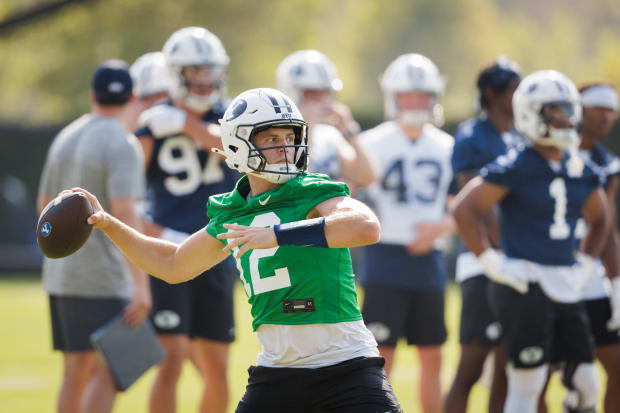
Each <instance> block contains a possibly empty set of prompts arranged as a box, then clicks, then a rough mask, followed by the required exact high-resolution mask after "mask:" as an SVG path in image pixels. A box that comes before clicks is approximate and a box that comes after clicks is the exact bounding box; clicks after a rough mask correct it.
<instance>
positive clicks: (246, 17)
mask: <svg viewBox="0 0 620 413" xmlns="http://www.w3.org/2000/svg"><path fill="white" fill-rule="evenodd" d="M44 3H49V1H47V2H45V1H42V0H38V1H37V0H28V1H26V0H4V1H2V2H0V19H6V18H7V17H8V16H10V15H12V14H14V13H15V12H18V11H23V10H25V9H27V8H29V7H33V6H36V5H40V4H44ZM619 23H620V6H619V3H618V2H617V1H616V0H598V1H595V2H581V1H578V0H547V1H544V2H541V1H539V0H523V1H521V2H512V1H509V0H465V1H461V2H454V1H449V0H414V1H412V0H391V1H389V2H385V1H382V2H380V1H378V0H340V1H332V0H312V1H307V0H264V1H254V2H251V1H246V0H228V1H226V2H222V1H218V0H175V1H166V2H162V1H155V0H132V1H130V2H129V1H124V0H105V1H99V2H87V3H84V4H72V5H69V6H66V7H64V8H63V9H62V10H61V11H60V12H58V13H56V14H54V15H52V16H50V17H49V18H47V19H45V20H36V21H34V22H32V23H31V24H28V25H27V26H25V27H21V28H19V29H17V30H13V31H12V32H11V33H10V34H9V35H8V36H1V37H0V53H1V56H2V57H3V58H4V59H3V61H2V64H0V90H2V98H1V99H0V120H3V121H12V122H17V123H23V124H33V123H34V124H41V123H51V122H60V121H64V120H66V119H68V118H71V117H73V116H75V115H77V114H79V113H80V112H82V111H85V110H87V108H88V89H89V83H90V76H91V74H92V71H93V69H94V68H95V66H96V65H97V64H98V63H99V62H100V61H102V60H105V59H109V58H113V57H119V58H122V59H125V60H127V61H128V62H130V63H131V62H132V61H133V60H134V59H136V58H137V57H138V56H140V55H141V54H143V53H146V52H148V51H153V50H159V49H161V47H162V45H163V43H164V42H165V40H166V39H167V38H168V36H169V35H170V34H171V33H172V32H174V31H175V30H176V29H178V28H180V27H183V26H188V25H200V26H204V27H206V28H208V29H209V30H211V31H212V32H214V33H215V34H216V35H217V36H218V37H220V39H221V40H222V42H223V43H224V45H225V47H226V49H227V50H228V53H229V54H230V56H231V66H230V76H229V77H230V82H229V83H230V93H231V95H234V94H236V93H238V92H241V91H242V90H245V89H248V88H252V87H259V86H274V85H275V79H274V77H275V75H274V73H275V69H276V67H277V65H278V63H279V62H280V60H281V59H282V58H284V57H285V56H286V55H287V54H289V53H291V52H292V51H294V50H297V49H301V48H316V49H319V50H321V51H322V52H324V53H325V54H327V55H328V56H329V57H330V58H331V59H332V60H333V61H334V62H335V64H336V65H337V67H338V69H339V71H340V74H341V77H342V79H343V81H344V89H343V92H342V98H343V99H344V100H345V101H346V102H347V103H349V104H351V105H352V107H353V109H354V110H355V111H356V113H358V114H360V116H364V117H366V118H375V119H380V118H381V116H382V98H381V95H380V90H379V86H378V83H377V78H378V76H379V75H380V73H381V72H382V71H383V70H384V69H385V67H386V66H387V65H388V63H389V62H390V61H392V60H393V59H394V58H395V57H396V56H398V55H400V54H402V53H408V52H419V53H423V54H425V55H427V56H429V57H430V58H431V59H433V60H434V61H435V62H436V63H437V64H438V66H439V68H440V70H441V71H442V73H444V75H445V76H446V78H447V80H448V89H447V92H446V96H445V97H444V98H443V102H444V106H445V108H446V115H447V116H448V118H449V119H461V118H463V117H465V116H468V115H469V114H470V113H471V111H472V102H473V100H474V94H475V90H474V79H475V76H476V74H477V71H478V70H479V68H480V67H482V66H483V65H484V64H486V63H488V62H490V61H491V60H493V59H494V58H495V57H496V56H497V55H499V54H508V55H510V56H511V57H512V58H513V59H515V60H517V61H518V62H520V63H521V65H522V67H523V69H524V72H525V73H527V72H530V71H533V70H538V69H543V68H554V69H558V70H561V71H564V72H565V73H566V74H567V75H569V76H570V77H571V78H573V79H574V80H575V81H576V82H577V83H580V82H584V81H588V80H593V79H608V80H611V81H613V82H614V83H616V84H617V85H620V53H619V51H620V24H619Z"/></svg>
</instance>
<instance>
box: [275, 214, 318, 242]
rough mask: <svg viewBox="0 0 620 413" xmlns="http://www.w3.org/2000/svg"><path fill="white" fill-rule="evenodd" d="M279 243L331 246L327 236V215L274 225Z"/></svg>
mask: <svg viewBox="0 0 620 413" xmlns="http://www.w3.org/2000/svg"><path fill="white" fill-rule="evenodd" d="M273 232H274V233H275V234H276V239H277V240H278V245H301V246H305V247H320V248H329V247H328V245H327V239H326V238H325V217H320V218H313V219H306V220H303V221H296V222H289V223H286V224H277V225H274V226H273Z"/></svg>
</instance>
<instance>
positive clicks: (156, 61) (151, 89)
mask: <svg viewBox="0 0 620 413" xmlns="http://www.w3.org/2000/svg"><path fill="white" fill-rule="evenodd" d="M129 73H131V79H132V80H133V93H134V95H136V97H137V98H138V100H139V102H140V103H141V106H142V110H143V111H144V110H146V109H148V108H150V107H151V106H153V105H155V104H156V103H159V102H160V101H162V100H164V99H167V98H168V97H169V96H170V93H169V90H170V76H169V74H168V67H167V66H166V60H165V58H164V54H163V53H162V52H149V53H146V54H143V55H142V56H140V57H139V58H137V59H136V61H135V62H134V63H133V64H132V65H131V67H130V68H129Z"/></svg>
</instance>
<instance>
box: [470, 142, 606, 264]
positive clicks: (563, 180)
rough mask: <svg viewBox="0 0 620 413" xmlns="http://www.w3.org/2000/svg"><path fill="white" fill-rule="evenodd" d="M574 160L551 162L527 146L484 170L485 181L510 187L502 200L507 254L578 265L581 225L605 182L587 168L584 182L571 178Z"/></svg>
mask: <svg viewBox="0 0 620 413" xmlns="http://www.w3.org/2000/svg"><path fill="white" fill-rule="evenodd" d="M568 157H569V156H568V154H565V155H564V158H563V159H562V161H561V162H557V163H553V162H548V161H547V160H546V159H544V158H543V157H542V156H541V155H540V154H538V152H536V151H535V150H534V149H533V148H532V147H526V148H525V149H523V150H521V151H515V152H513V153H511V154H509V155H505V156H501V157H499V158H497V159H496V160H495V161H494V162H492V163H490V164H488V165H487V166H485V167H484V168H482V170H481V171H480V176H482V178H483V179H484V180H485V181H487V182H490V183H492V184H496V185H500V186H503V187H506V188H509V189H510V192H509V193H508V195H507V196H506V197H505V198H504V199H503V200H502V201H501V202H500V240H501V248H502V250H503V251H504V253H505V254H506V256H508V257H512V258H520V259H525V260H528V261H532V262H535V263H538V264H542V265H560V266H569V265H573V264H574V263H575V258H574V255H573V254H574V245H575V244H574V242H575V225H576V223H577V220H578V219H579V217H580V216H581V210H582V208H583V205H584V204H585V202H586V200H587V199H588V197H589V196H590V195H591V194H592V192H593V191H594V190H596V189H597V188H598V187H599V185H600V179H599V176H598V174H596V173H595V172H594V171H593V170H592V169H590V168H589V167H587V166H585V167H584V169H583V174H582V176H581V177H580V178H572V177H569V174H568V172H567V162H568Z"/></svg>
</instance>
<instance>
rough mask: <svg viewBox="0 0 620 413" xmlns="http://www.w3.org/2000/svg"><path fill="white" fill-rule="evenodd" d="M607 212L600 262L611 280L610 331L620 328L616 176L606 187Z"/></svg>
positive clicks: (619, 259) (619, 253) (619, 254)
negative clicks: (607, 232) (606, 228)
mask: <svg viewBox="0 0 620 413" xmlns="http://www.w3.org/2000/svg"><path fill="white" fill-rule="evenodd" d="M606 192H607V205H608V208H607V211H608V212H609V221H610V222H609V234H608V236H607V240H606V242H605V244H604V246H603V251H602V253H601V260H602V261H603V265H604V266H605V272H606V273H607V277H609V278H610V279H611V286H612V289H611V295H610V297H609V298H610V304H611V318H610V319H609V321H607V328H608V329H609V330H610V331H614V330H618V329H619V328H620V276H619V273H620V265H619V261H620V250H619V249H620V236H619V235H618V229H617V226H616V220H617V218H616V194H617V192H618V176H617V175H616V176H612V177H610V178H609V184H608V186H607V191H606Z"/></svg>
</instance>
